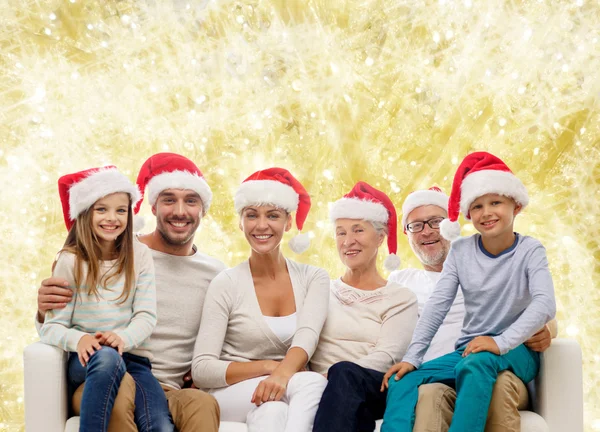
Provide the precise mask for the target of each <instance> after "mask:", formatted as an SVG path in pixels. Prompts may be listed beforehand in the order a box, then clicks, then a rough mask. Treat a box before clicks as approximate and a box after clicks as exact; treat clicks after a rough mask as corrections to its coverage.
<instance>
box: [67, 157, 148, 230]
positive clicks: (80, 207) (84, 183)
mask: <svg viewBox="0 0 600 432" xmlns="http://www.w3.org/2000/svg"><path fill="white" fill-rule="evenodd" d="M117 192H124V193H127V194H129V196H130V197H131V204H132V207H135V205H136V203H137V202H138V200H139V199H140V196H141V194H140V191H139V190H138V188H137V186H136V185H134V184H133V183H131V182H130V181H129V180H128V179H127V177H125V176H124V175H123V174H121V173H120V172H119V171H118V170H116V169H114V168H103V169H100V170H98V171H95V172H94V173H93V174H91V175H89V176H87V177H86V178H84V179H83V180H81V181H79V182H78V183H75V184H74V185H73V186H71V187H70V188H69V217H70V218H71V220H75V219H77V216H78V215H79V214H81V213H83V212H84V211H86V210H87V209H88V208H90V207H91V206H92V205H93V204H94V203H95V202H96V201H98V200H99V199H100V198H103V197H105V196H107V195H110V194H113V193H117Z"/></svg>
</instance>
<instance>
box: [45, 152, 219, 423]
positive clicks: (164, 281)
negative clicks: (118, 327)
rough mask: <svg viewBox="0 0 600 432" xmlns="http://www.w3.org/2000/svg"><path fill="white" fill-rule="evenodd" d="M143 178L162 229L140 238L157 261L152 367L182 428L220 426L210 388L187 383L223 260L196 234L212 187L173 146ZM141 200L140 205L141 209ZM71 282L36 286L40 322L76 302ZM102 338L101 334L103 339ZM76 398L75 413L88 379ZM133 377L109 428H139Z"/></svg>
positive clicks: (148, 167) (140, 177)
mask: <svg viewBox="0 0 600 432" xmlns="http://www.w3.org/2000/svg"><path fill="white" fill-rule="evenodd" d="M137 184H138V187H139V189H140V191H141V192H142V197H143V194H144V191H145V190H147V194H146V195H147V197H148V201H149V202H150V204H151V205H152V213H153V214H154V216H156V229H155V230H154V231H153V232H152V233H150V234H147V235H143V236H140V237H138V238H137V239H136V240H135V241H140V242H141V243H144V244H145V245H147V246H148V247H149V248H150V250H151V252H152V257H153V260H154V268H155V273H156V298H157V315H158V322H157V325H156V328H155V329H154V332H153V333H152V336H151V337H150V351H151V353H152V355H153V358H152V373H153V374H154V376H155V377H156V378H157V379H158V381H159V382H160V383H161V385H162V387H163V389H164V390H165V392H166V395H167V400H168V402H169V410H170V412H171V415H172V417H173V421H174V423H175V426H176V428H177V430H179V431H180V432H192V431H194V432H217V431H218V429H219V407H218V404H217V402H216V400H215V399H214V398H213V397H212V396H210V395H208V394H207V393H205V392H203V391H201V390H198V389H195V388H183V387H187V384H191V375H190V368H191V364H192V356H193V351H194V344H195V341H196V336H197V334H198V329H199V328H200V315H201V312H202V306H203V304H204V297H205V294H206V290H207V289H208V285H209V284H210V282H211V281H212V279H213V278H214V277H215V276H216V275H217V274H218V273H219V272H220V271H222V270H224V269H225V265H224V264H223V263H222V262H220V261H219V260H217V259H214V258H212V257H210V256H208V255H205V254H203V253H201V252H199V251H198V250H197V248H196V246H195V245H194V235H195V233H196V230H197V229H198V227H199V226H200V221H201V219H202V217H203V216H204V215H206V212H207V211H208V209H209V207H210V203H211V200H212V192H211V190H210V187H209V186H208V184H207V183H206V181H205V180H204V177H203V176H202V173H201V172H200V170H199V169H198V167H197V166H196V165H195V164H194V163H193V162H192V161H191V160H189V159H187V158H185V157H183V156H181V155H177V154H174V153H158V154H155V155H154V156H151V157H150V158H149V159H148V160H147V161H146V162H145V163H144V165H143V166H142V168H141V170H140V173H139V175H138V179H137ZM141 203H142V201H141V200H140V202H139V203H138V204H137V206H136V208H135V209H134V212H135V213H137V212H138V211H139V209H140V206H141ZM66 286H67V284H66V281H64V280H62V279H57V278H50V279H46V280H45V281H43V282H42V286H41V288H40V289H39V292H38V314H37V320H36V321H37V324H36V326H37V327H38V330H39V326H40V325H41V324H40V323H41V322H43V320H44V315H45V312H46V311H47V310H50V309H55V308H63V307H65V305H66V303H68V302H69V301H71V297H72V291H71V289H70V288H67V287H66ZM100 342H101V343H102V341H100ZM84 385H85V383H84V384H82V386H81V387H80V388H79V389H78V390H77V391H76V393H75V396H74V397H73V407H74V411H75V413H78V411H79V403H80V400H81V394H82V392H83V386H84ZM134 401H135V383H134V382H133V380H132V379H131V377H129V376H128V375H126V377H125V378H124V379H123V381H122V383H121V387H120V388H119V394H118V396H117V400H116V401H115V406H114V408H113V412H112V415H111V418H110V424H109V428H108V430H109V432H116V431H119V432H120V431H137V428H136V425H135V422H134V414H133V413H134V411H133V409H134V403H135V402H134Z"/></svg>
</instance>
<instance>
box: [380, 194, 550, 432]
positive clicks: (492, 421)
mask: <svg viewBox="0 0 600 432" xmlns="http://www.w3.org/2000/svg"><path fill="white" fill-rule="evenodd" d="M447 207H448V196H447V195H445V194H444V193H443V192H442V191H441V190H440V189H439V188H436V187H433V188H431V189H428V190H420V191H416V192H413V193H411V194H410V195H409V196H408V197H407V198H406V200H405V201H404V204H403V205H402V225H403V227H404V233H405V234H406V235H407V237H408V242H409V244H410V247H411V249H412V250H413V252H414V253H415V255H416V256H417V258H418V259H419V261H421V264H422V265H423V269H405V270H397V271H394V272H392V273H391V274H390V276H389V280H390V281H393V282H396V283H398V284H400V285H403V286H406V287H408V288H410V289H411V290H412V291H414V293H415V294H416V295H417V298H418V302H419V313H421V312H422V310H423V307H424V306H425V303H426V302H427V300H428V299H429V296H430V295H431V293H432V292H433V290H434V288H435V285H436V283H437V281H438V279H439V278H440V275H441V271H442V268H443V265H444V261H445V260H446V257H447V255H448V251H449V250H450V242H448V241H447V240H445V239H444V238H443V237H442V236H441V235H440V231H439V226H440V223H441V221H442V220H444V219H445V218H446V217H447V210H446V209H447ZM464 314H465V308H464V299H463V296H462V293H461V292H460V291H459V292H458V294H457V296H456V299H455V301H454V303H453V305H452V307H451V309H450V311H449V313H448V315H447V316H446V319H445V320H444V323H443V324H442V326H441V327H440V329H439V330H438V332H437V334H436V335H435V337H434V338H433V340H432V342H431V345H430V346H429V349H428V351H427V353H426V354H425V358H424V361H428V360H432V359H434V358H437V357H440V356H442V355H444V354H447V353H449V352H452V351H454V350H455V347H454V344H455V342H456V340H457V339H458V338H459V336H460V333H461V330H462V326H463V319H464ZM549 327H550V328H551V329H552V330H553V332H552V333H551V331H550V328H549ZM555 336H556V324H555V322H552V323H550V325H549V326H545V327H544V328H543V329H542V330H540V331H539V332H538V333H536V334H535V335H534V336H533V337H532V338H531V339H530V340H529V341H527V342H526V345H527V346H529V347H530V348H531V349H533V350H534V351H539V352H542V351H545V350H546V349H547V348H548V347H549V346H550V342H551V338H552V337H555ZM455 400H456V392H455V390H454V389H453V388H451V387H448V386H446V385H444V384H426V385H422V386H421V387H419V402H418V404H417V409H416V419H415V425H414V431H415V432H434V431H436V432H437V431H440V432H441V431H447V430H448V429H449V427H450V422H451V421H452V413H453V411H454V403H455ZM527 405H528V393H527V388H526V387H525V385H524V384H523V382H522V381H521V380H520V379H518V378H517V377H516V376H515V375H514V374H513V373H511V372H508V371H507V372H503V373H501V374H500V375H499V376H498V380H497V382H496V385H495V387H494V392H493V395H492V402H491V404H490V408H489V411H488V419H487V425H486V432H500V431H503V432H513V431H514V432H519V431H520V430H521V417H520V415H519V410H520V409H526V408H527Z"/></svg>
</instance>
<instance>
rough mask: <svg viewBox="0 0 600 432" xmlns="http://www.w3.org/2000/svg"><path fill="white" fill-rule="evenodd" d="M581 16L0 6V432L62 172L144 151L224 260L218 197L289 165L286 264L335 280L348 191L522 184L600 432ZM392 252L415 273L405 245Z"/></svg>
mask: <svg viewBox="0 0 600 432" xmlns="http://www.w3.org/2000/svg"><path fill="white" fill-rule="evenodd" d="M598 22H600V5H599V4H598V2H596V1H587V0H576V1H557V0H520V1H508V0H506V1H503V0H487V1H482V2H480V1H475V0H461V1H452V0H437V1H433V0H414V1H400V0H397V1H390V0H362V1H352V0H336V1H331V0H297V1H296V0H287V1H286V0H272V1H268V0H245V1H242V0H239V1H230V0H222V1H215V0H200V1H192V0H190V1H188V2H186V1H184V0H175V1H172V2H161V1H156V2H155V1H147V2H142V1H126V0H123V1H91V0H89V1H84V0H62V1H50V0H45V1H29V0H26V1H16V0H5V1H3V2H0V181H1V184H2V187H1V188H0V204H1V205H0V236H1V237H0V238H1V239H2V248H1V249H0V261H1V262H2V265H1V267H0V292H1V293H2V303H1V304H0V312H1V313H0V332H1V333H2V337H1V338H0V430H2V431H4V430H10V431H13V430H23V429H24V426H23V419H24V406H23V366H22V350H23V348H24V347H25V346H26V345H27V344H29V343H31V342H33V341H35V340H36V339H37V335H36V333H35V329H34V327H33V316H34V311H35V309H36V294H37V287H38V286H39V283H40V281H41V280H42V279H43V278H45V277H47V276H48V275H49V274H50V265H51V262H52V260H53V257H54V255H55V253H56V252H57V250H58V249H59V248H60V246H61V244H62V242H63V241H64V238H65V235H66V232H65V229H64V225H63V221H62V214H61V208H60V202H59V199H58V193H57V188H56V180H57V178H58V177H59V176H60V175H62V174H65V173H67V172H73V171H75V170H80V169H84V168H88V167H92V166H99V165H102V164H106V163H114V164H116V165H117V166H118V167H119V168H121V170H122V171H123V172H125V173H126V174H127V175H128V176H129V177H130V178H131V179H132V180H135V177H136V174H137V170H138V169H139V167H140V165H141V163H142V162H143V161H144V160H145V159H146V158H147V157H148V156H150V155H151V154H153V153H155V152H159V151H173V152H177V153H181V154H184V155H186V156H188V157H190V158H192V159H193V160H194V161H195V162H196V163H197V164H198V166H199V167H200V168H201V170H202V171H203V172H204V174H205V176H206V178H207V180H208V182H209V184H210V185H211V187H212V189H213V192H214V195H215V197H214V204H213V207H212V208H211V211H210V214H209V215H208V216H207V218H206V219H205V220H204V222H203V224H202V228H201V231H200V232H199V233H198V235H197V237H196V244H197V245H198V246H199V248H200V249H201V250H203V251H205V252H207V253H209V254H211V255H213V256H215V257H218V258H220V259H222V260H223V261H225V262H226V263H227V264H228V265H234V264H236V263H238V262H240V261H241V260H243V259H244V257H245V256H246V255H247V254H248V248H247V245H246V244H245V242H244V239H243V236H242V235H240V233H239V230H238V227H237V218H236V215H235V212H234V210H233V199H232V197H233V193H234V191H235V189H236V188H237V186H238V185H239V183H240V182H241V181H242V180H243V179H244V178H245V177H246V176H248V175H249V174H250V173H252V172H254V171H255V170H257V169H261V168H266V167H269V166H283V167H286V168H288V169H289V170H290V171H292V172H293V173H294V174H295V175H296V177H297V178H298V179H299V180H301V181H302V182H303V183H304V185H305V186H306V188H307V190H308V191H309V192H310V193H311V196H312V200H313V207H312V210H311V213H310V215H309V218H308V221H307V223H306V225H305V227H306V228H305V230H306V231H308V232H310V233H311V236H312V237H313V238H312V247H311V249H310V250H309V252H307V253H305V254H303V255H302V256H297V257H295V258H297V259H298V260H299V261H302V262H307V263H312V264H317V265H321V266H322V267H325V268H326V269H327V270H328V271H329V272H330V274H331V276H332V277H335V276H338V275H340V274H341V272H342V267H341V264H340V263H339V259H338V257H337V253H336V251H335V246H334V242H333V237H332V233H331V229H330V226H329V224H328V222H327V214H328V203H330V202H332V201H334V200H336V199H338V198H339V197H341V195H343V194H344V193H346V192H347V191H348V190H349V189H350V188H351V187H352V185H353V184H354V183H355V182H356V181H358V180H365V181H367V182H369V183H371V184H373V185H374V186H376V187H377V188H380V189H382V190H384V191H386V192H388V193H389V195H390V197H391V198H392V200H393V201H394V202H395V203H396V204H397V206H398V207H400V205H401V203H402V200H403V199H404V198H405V197H406V195H407V194H408V193H409V192H411V191H413V190H415V189H419V188H426V187H429V186H431V185H433V184H437V185H439V186H441V187H442V188H444V189H445V190H446V191H449V189H450V184H451V180H452V176H453V174H454V171H455V169H456V167H457V165H458V163H459V162H460V161H461V159H462V158H463V157H464V156H465V155H466V154H468V153H469V152H471V151H474V150H487V151H490V152H493V153H495V154H496V155H498V156H499V157H501V158H503V159H504V160H505V161H506V162H507V163H508V164H509V166H510V167H511V168H512V169H513V171H514V172H515V173H516V174H517V175H518V176H519V177H520V178H521V179H522V180H523V182H524V183H525V184H526V186H527V188H528V190H529V193H530V196H531V202H530V205H529V207H528V208H527V209H526V210H525V212H524V213H523V214H522V215H521V216H519V218H518V220H517V226H516V228H517V230H518V231H519V232H521V233H524V234H528V235H532V236H535V237H537V238H538V239H540V240H541V241H542V243H543V244H544V245H545V246H546V248H547V252H548V257H549V261H550V265H551V270H552V273H553V277H554V281H555V286H556V296H557V302H558V313H557V318H558V322H559V329H560V330H559V331H560V336H561V337H574V338H576V339H577V340H578V341H579V343H580V344H581V346H582V349H583V354H584V363H583V372H584V401H585V407H584V409H585V425H586V431H594V430H600V406H599V403H600V393H599V390H598V388H599V387H600V372H599V366H600V349H599V348H598V346H599V344H600V338H599V335H598V331H599V314H598V310H599V308H600V296H599V294H598V291H597V287H598V285H599V282H600V266H599V265H598V260H599V259H600V248H599V239H600V224H599V222H600V220H599V216H600V205H599V204H598V201H597V198H596V194H597V192H598V189H599V187H600V26H598ZM143 213H145V214H146V215H147V216H150V217H149V218H147V219H150V220H151V214H150V212H149V208H148V207H147V205H144V206H143ZM151 228H152V226H149V227H147V230H149V229H151ZM472 232H473V231H472V227H470V226H469V225H465V226H464V228H463V235H468V234H471V233H472ZM285 251H286V253H287V254H288V255H289V256H293V253H292V252H291V251H289V249H287V248H285ZM399 255H400V256H401V257H402V259H403V266H405V267H406V266H418V265H419V263H418V262H417V260H416V259H415V257H414V256H413V254H412V252H411V251H410V249H409V247H408V244H407V242H406V239H405V238H404V236H402V235H401V237H400V238H399ZM384 257H385V253H383V252H382V253H380V260H381V261H382V260H383V258H384ZM174 289H175V288H174Z"/></svg>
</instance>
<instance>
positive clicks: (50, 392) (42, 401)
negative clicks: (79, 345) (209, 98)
mask: <svg viewBox="0 0 600 432" xmlns="http://www.w3.org/2000/svg"><path fill="white" fill-rule="evenodd" d="M66 359H67V353H66V352H65V351H63V350H61V349H60V348H57V347H54V346H51V345H46V344H44V343H42V342H36V343H33V344H31V345H29V346H27V347H25V350H24V351H23V363H24V369H25V370H24V372H25V373H24V375H25V430H26V431H27V432H64V430H65V423H66V421H67V413H68V405H67V369H66Z"/></svg>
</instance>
